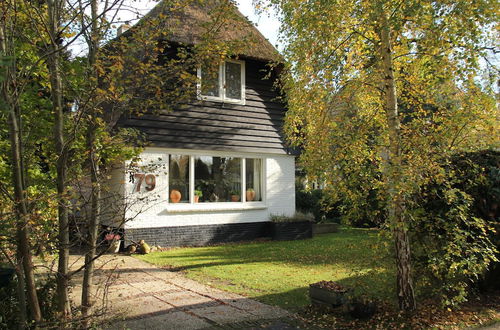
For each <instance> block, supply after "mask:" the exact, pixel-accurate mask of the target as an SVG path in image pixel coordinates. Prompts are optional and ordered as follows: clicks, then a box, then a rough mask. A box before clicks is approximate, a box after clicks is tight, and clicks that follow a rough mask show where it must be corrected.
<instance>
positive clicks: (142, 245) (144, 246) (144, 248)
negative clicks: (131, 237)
mask: <svg viewBox="0 0 500 330" xmlns="http://www.w3.org/2000/svg"><path fill="white" fill-rule="evenodd" d="M138 252H139V253H141V254H148V253H149V252H151V248H150V247H149V245H148V243H146V242H144V240H143V239H141V240H140V241H139V250H138Z"/></svg>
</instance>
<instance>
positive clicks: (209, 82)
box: [201, 65, 220, 97]
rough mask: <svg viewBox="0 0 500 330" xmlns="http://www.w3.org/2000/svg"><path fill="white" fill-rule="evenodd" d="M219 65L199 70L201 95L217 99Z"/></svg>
mask: <svg viewBox="0 0 500 330" xmlns="http://www.w3.org/2000/svg"><path fill="white" fill-rule="evenodd" d="M219 87H220V85H219V65H217V66H213V67H209V66H203V67H202V68H201V95H205V96H215V97H219V96H220V95H219Z"/></svg>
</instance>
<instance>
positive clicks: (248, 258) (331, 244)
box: [146, 231, 387, 270]
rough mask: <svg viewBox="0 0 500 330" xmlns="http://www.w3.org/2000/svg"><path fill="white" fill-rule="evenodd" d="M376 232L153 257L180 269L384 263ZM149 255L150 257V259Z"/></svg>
mask: <svg viewBox="0 0 500 330" xmlns="http://www.w3.org/2000/svg"><path fill="white" fill-rule="evenodd" d="M378 242H379V241H378V238H377V237H376V236H375V235H374V234H373V233H372V232H366V231H350V232H348V233H343V234H341V235H339V234H330V235H321V236H317V237H314V238H312V239H307V240H296V241H266V242H258V243H255V242H250V243H248V242H247V243H233V244H224V245H219V246H211V247H199V248H182V249H174V250H170V251H166V252H162V253H156V254H154V257H152V258H151V259H150V260H151V261H153V260H154V261H153V262H156V261H157V262H159V263H161V264H171V265H172V264H173V265H174V267H175V268H178V270H183V269H185V270H188V269H195V268H202V267H210V266H221V265H233V264H246V263H259V262H271V263H284V264H296V265H303V266H304V265H305V266H307V265H329V264H332V265H333V264H335V265H338V266H342V267H347V268H352V267H355V268H360V267H363V268H366V267H377V266H381V265H384V264H385V263H386V262H387V261H386V260H384V256H386V255H387V253H386V251H383V249H382V248H381V247H379V246H377V243H378ZM148 259H149V258H146V260H148Z"/></svg>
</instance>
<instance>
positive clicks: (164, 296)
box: [72, 255, 292, 330]
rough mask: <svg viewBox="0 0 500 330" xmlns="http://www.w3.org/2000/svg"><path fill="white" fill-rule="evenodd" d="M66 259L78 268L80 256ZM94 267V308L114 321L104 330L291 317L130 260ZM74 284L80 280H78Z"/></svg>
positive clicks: (113, 259) (76, 295)
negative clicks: (99, 307) (96, 289)
mask: <svg viewBox="0 0 500 330" xmlns="http://www.w3.org/2000/svg"><path fill="white" fill-rule="evenodd" d="M72 261H73V264H72V268H73V269H76V268H77V267H79V266H81V265H82V264H83V258H82V257H81V256H73V257H72ZM96 268H97V269H98V270H96V287H98V288H100V289H99V290H98V291H97V294H96V296H95V299H96V301H97V302H99V303H98V304H96V305H98V306H106V308H107V309H106V310H107V312H106V314H105V315H106V318H107V319H108V320H109V319H110V317H113V319H114V320H113V321H111V322H110V323H109V325H108V326H106V327H105V328H107V329H132V330H135V329H178V330H181V329H202V328H214V327H215V328H219V327H223V328H224V327H228V326H229V328H232V327H231V326H230V325H231V324H249V325H252V322H256V323H255V324H258V321H259V320H275V319H276V320H277V319H283V318H285V319H286V318H290V317H292V316H291V314H289V313H288V312H287V311H285V310H283V309H281V308H278V307H273V306H269V305H265V304H262V303H260V302H257V301H255V300H252V299H248V298H245V297H243V296H240V295H237V294H233V293H229V292H225V291H221V290H218V289H215V288H211V287H208V286H206V285H203V284H201V283H198V282H196V281H193V280H190V279H188V278H186V277H184V276H183V275H182V274H180V273H177V272H171V271H168V270H166V269H162V268H159V267H156V266H154V265H151V264H148V263H146V262H144V261H141V260H138V259H136V258H133V257H130V256H126V255H119V256H111V255H106V256H103V257H101V258H100V259H98V260H97V265H96ZM74 282H81V276H80V277H76V278H75V279H74ZM80 296H81V287H80V286H75V289H73V291H72V297H73V299H74V302H75V303H76V304H77V305H78V306H79V305H80ZM104 296H106V297H107V299H103V297H104ZM106 304H107V305H106ZM280 322H281V321H277V324H280ZM250 327H251V326H248V328H250ZM278 327H279V326H278ZM279 328H282V329H284V328H287V326H286V325H285V324H284V326H283V327H279Z"/></svg>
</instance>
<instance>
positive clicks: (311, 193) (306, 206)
mask: <svg viewBox="0 0 500 330" xmlns="http://www.w3.org/2000/svg"><path fill="white" fill-rule="evenodd" d="M338 206H339V205H337V204H336V205H329V203H328V201H327V199H326V198H325V194H324V192H323V190H321V189H314V190H305V189H304V188H303V187H301V186H300V185H296V191H295V207H296V208H297V210H298V211H300V212H303V213H312V214H313V216H314V220H315V221H316V222H337V223H338V222H340V213H339V208H338Z"/></svg>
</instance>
